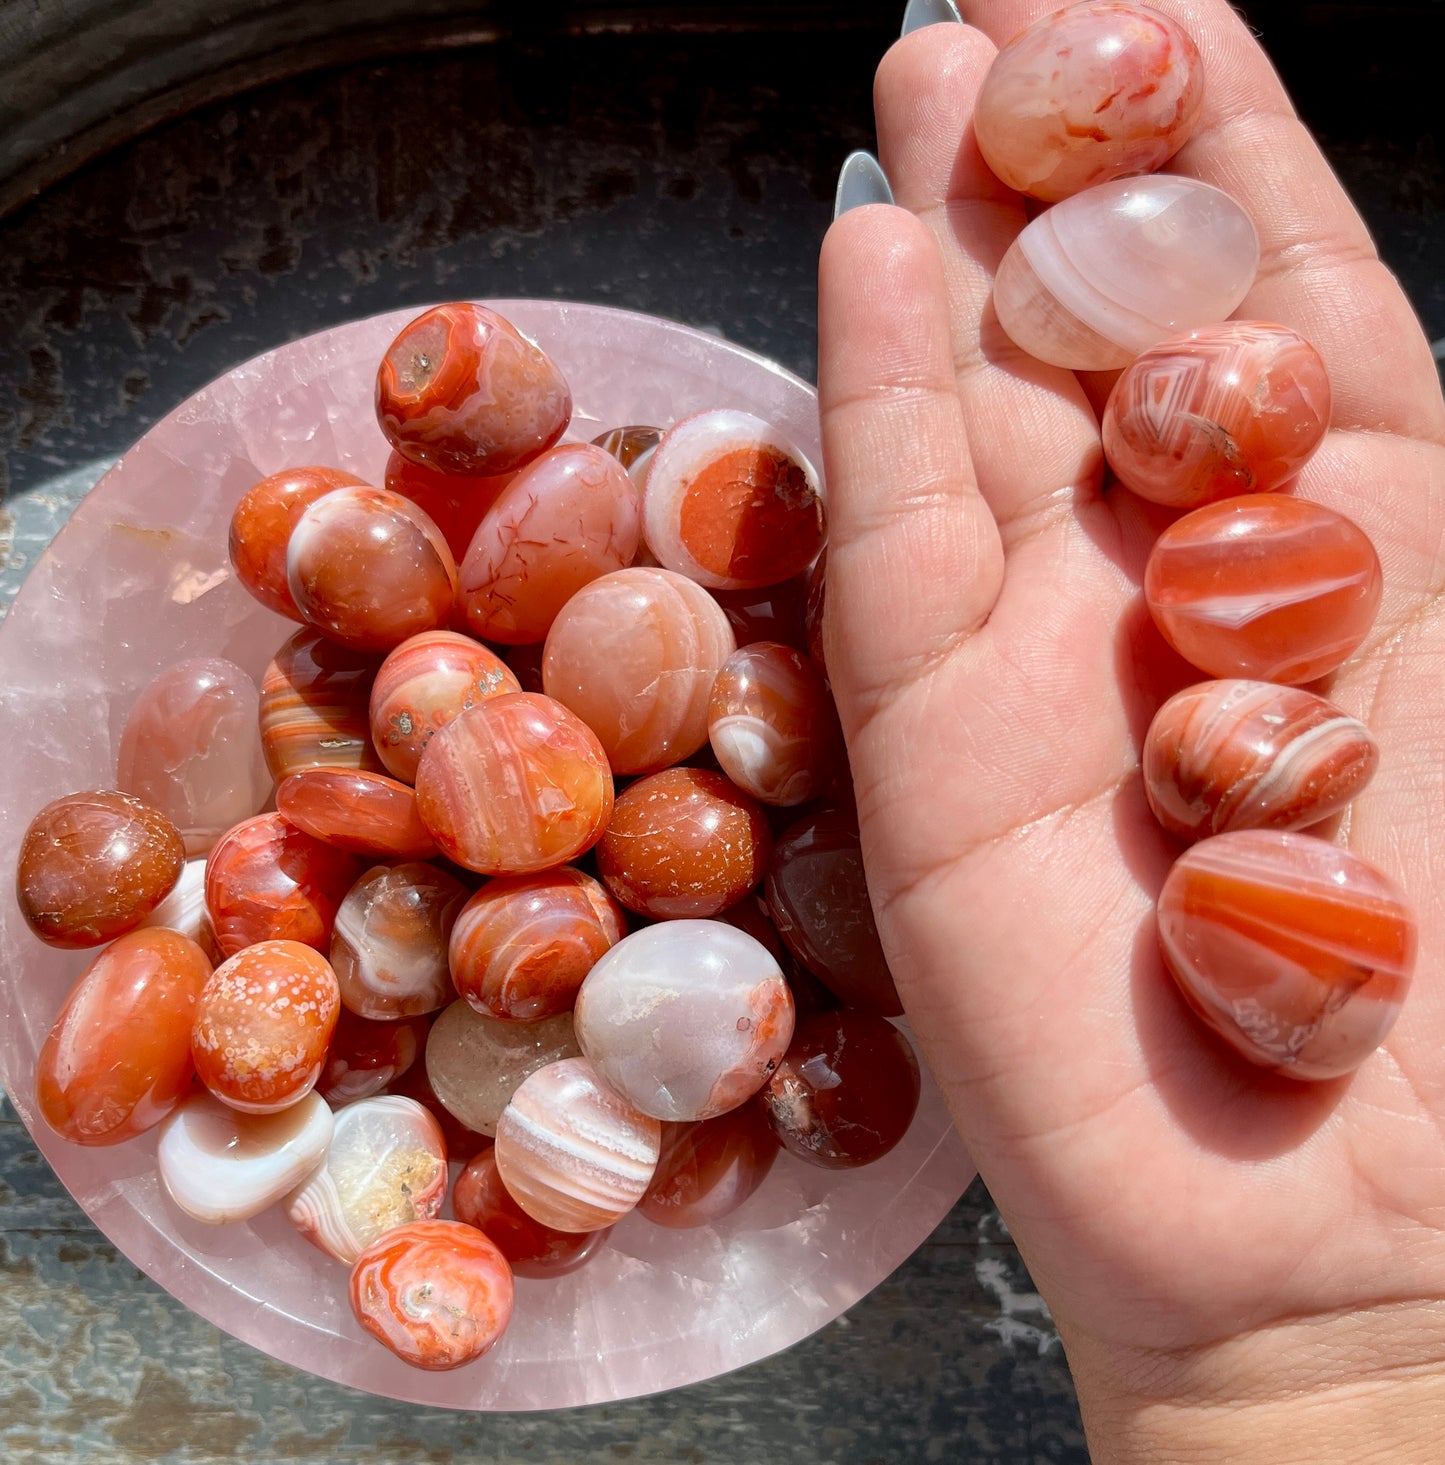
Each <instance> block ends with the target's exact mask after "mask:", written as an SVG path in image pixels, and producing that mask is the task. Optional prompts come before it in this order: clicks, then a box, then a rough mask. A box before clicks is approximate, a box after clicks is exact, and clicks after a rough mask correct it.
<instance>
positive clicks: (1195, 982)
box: [1159, 829, 1416, 1079]
mask: <svg viewBox="0 0 1445 1465" xmlns="http://www.w3.org/2000/svg"><path fill="white" fill-rule="evenodd" d="M1159 944H1160V948H1161V950H1162V951H1163V955H1164V961H1165V964H1166V965H1167V966H1168V968H1169V970H1170V971H1171V972H1172V973H1173V975H1174V979H1175V981H1176V982H1178V984H1179V989H1180V991H1181V992H1183V994H1184V997H1185V999H1186V1000H1187V1001H1188V1003H1189V1005H1190V1007H1192V1008H1193V1009H1194V1011H1195V1013H1196V1014H1198V1016H1199V1017H1200V1018H1201V1019H1202V1020H1203V1021H1204V1022H1205V1023H1206V1024H1208V1026H1209V1027H1211V1028H1212V1029H1213V1030H1214V1031H1215V1032H1216V1033H1218V1034H1219V1036H1220V1037H1222V1038H1223V1039H1224V1040H1225V1041H1226V1042H1227V1043H1228V1044H1229V1045H1230V1046H1231V1047H1233V1048H1234V1049H1235V1050H1236V1051H1237V1052H1239V1053H1241V1054H1243V1055H1244V1057H1246V1058H1248V1059H1249V1060H1250V1062H1252V1063H1258V1064H1261V1065H1262V1066H1264V1067H1266V1068H1273V1069H1275V1070H1277V1071H1278V1072H1280V1073H1283V1074H1286V1075H1288V1076H1289V1077H1291V1078H1299V1079H1325V1078H1338V1077H1339V1076H1340V1075H1342V1074H1346V1073H1349V1072H1350V1071H1351V1070H1352V1069H1354V1068H1357V1067H1358V1066H1359V1065H1360V1064H1361V1063H1362V1062H1364V1060H1365V1059H1366V1058H1367V1057H1368V1056H1369V1055H1370V1054H1371V1053H1372V1052H1373V1051H1374V1050H1375V1049H1376V1048H1377V1047H1378V1046H1379V1045H1380V1043H1381V1042H1382V1041H1383V1040H1384V1038H1385V1035H1386V1033H1388V1032H1389V1031H1390V1028H1391V1027H1392V1026H1393V1025H1394V1022H1395V1019H1396V1018H1397V1017H1398V1016H1399V1014H1400V1007H1401V1004H1402V1003H1403V1002H1404V1000H1405V993H1406V991H1407V990H1408V988H1409V984H1410V976H1411V973H1412V971H1413V969H1414V965H1415V947H1416V923H1415V915H1414V912H1413V911H1412V910H1411V908H1410V906H1409V904H1408V903H1407V901H1406V899H1405V897H1404V896H1403V895H1402V894H1401V892H1400V891H1399V889H1398V888H1397V887H1396V886H1395V884H1394V882H1393V881H1391V880H1389V879H1388V878H1387V877H1386V876H1385V875H1384V874H1382V873H1381V872H1380V871H1379V870H1377V869H1376V868H1375V867H1374V866H1373V865H1371V864H1370V863H1369V862H1368V861H1366V860H1364V859H1362V858H1361V857H1360V856H1359V855H1356V854H1353V853H1351V851H1349V850H1346V849H1340V848H1338V847H1337V846H1335V845H1332V844H1329V843H1327V842H1326V841H1325V840H1322V839H1316V838H1314V837H1313V836H1312V835H1308V834H1291V833H1287V832H1281V831H1277V830H1272V829H1243V830H1238V831H1235V832H1233V833H1230V834H1219V835H1216V836H1215V837H1214V838H1213V839H1206V840H1203V841H1201V842H1200V843H1199V844H1196V845H1195V846H1193V848H1191V849H1189V850H1186V851H1185V853H1184V854H1182V855H1181V856H1180V857H1179V859H1178V860H1176V861H1175V863H1174V867H1173V869H1172V870H1170V872H1169V876H1168V878H1167V879H1166V880H1165V882H1164V888H1163V889H1162V890H1161V891H1160V892H1159Z"/></svg>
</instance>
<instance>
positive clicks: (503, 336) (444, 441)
mask: <svg viewBox="0 0 1445 1465" xmlns="http://www.w3.org/2000/svg"><path fill="white" fill-rule="evenodd" d="M571 415H572V394H571V392H570V391H569V390H568V387H567V383H566V382H565V381H564V380H563V378H562V373H561V372H560V371H558V370H557V367H556V366H555V365H554V364H553V362H552V360H551V358H550V357H549V356H548V355H547V354H546V352H544V351H543V350H542V349H541V348H540V347H539V346H537V345H536V344H535V343H534V342H532V341H529V340H528V339H527V338H526V337H525V336H523V335H522V333H521V332H520V331H518V330H517V328H516V327H515V326H514V325H513V324H512V323H511V322H510V321H509V320H507V319H505V318H504V317H503V316H500V315H498V314H497V312H496V311H494V310H489V309H488V308H487V307H486V306H484V305H473V304H471V303H470V302H468V301H458V302H455V303H453V304H449V305H439V306H437V307H436V308H435V309H433V310H428V311H426V312H424V313H423V314H422V315H419V316H417V318H416V319H415V320H414V321H412V322H410V323H409V324H408V325H406V326H405V327H403V329H402V330H401V332H400V333H399V334H398V335H397V337H396V339H395V340H394V341H393V342H392V343H391V345H390V346H388V347H387V350H386V355H385V356H384V357H383V358H382V362H381V367H380V369H379V370H378V371H377V374H376V416H377V420H378V421H379V422H380V423H381V430H382V431H383V432H384V433H385V434H386V436H387V439H388V440H389V441H390V443H391V445H392V447H394V448H395V449H396V450H397V452H399V453H400V454H401V455H402V456H403V457H405V458H409V459H411V461H412V462H414V463H420V464H422V465H423V466H424V467H428V468H440V469H443V470H445V471H447V472H449V473H465V474H469V475H472V476H494V475H496V474H498V473H510V472H512V471H514V470H515V469H517V468H520V467H522V465H523V464H524V463H529V462H531V460H532V459H533V458H535V457H536V456H537V455H538V454H539V453H541V452H543V451H545V450H546V449H547V448H550V447H551V446H552V444H553V443H555V442H556V441H557V439H558V438H559V437H561V436H562V433H563V431H564V430H565V428H566V426H567V422H568V419H569V418H570V417H571Z"/></svg>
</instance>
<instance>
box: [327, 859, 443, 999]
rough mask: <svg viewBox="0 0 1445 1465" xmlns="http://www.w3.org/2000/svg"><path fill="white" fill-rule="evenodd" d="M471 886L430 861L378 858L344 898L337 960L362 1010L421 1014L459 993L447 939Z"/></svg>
mask: <svg viewBox="0 0 1445 1465" xmlns="http://www.w3.org/2000/svg"><path fill="white" fill-rule="evenodd" d="M468 893H469V892H468V890H467V887H466V886H465V885H463V884H462V882H461V881H460V880H458V879H457V878H456V876H455V875H452V874H449V873H448V872H447V871H446V870H443V869H441V868H440V866H437V865H431V864H427V863H425V862H424V861H407V862H405V863H403V864H399V865H377V866H376V867H375V868H373V869H370V870H368V871H367V872H366V874H364V875H363V876H362V877H361V878H360V879H359V880H358V881H357V882H356V884H355V885H353V886H352V887H351V889H350V890H348V891H347V892H346V898H345V899H344V900H343V901H342V902H341V908H340V909H339V910H338V911H337V913H336V924H335V925H334V926H333V927H332V933H331V965H332V968H333V970H334V971H335V972H336V980H337V982H338V983H339V984H340V986H341V1001H342V1004H343V1006H345V1007H346V1008H347V1009H348V1010H349V1011H351V1012H354V1013H355V1014H356V1015H357V1016H358V1017H370V1018H398V1017H418V1016H420V1015H421V1014H422V1013H426V1012H435V1011H436V1010H437V1009H438V1008H441V1007H445V1006H446V1005H447V1003H448V1002H450V1001H451V1000H452V999H453V996H454V994H453V991H452V983H451V976H450V973H449V971H448V967H447V943H448V941H449V940H450V939H451V933H452V925H453V923H454V922H455V921H456V918H457V914H458V912H459V911H460V910H461V908H462V905H463V903H464V902H465V901H466V899H467V895H468Z"/></svg>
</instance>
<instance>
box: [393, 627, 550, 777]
mask: <svg viewBox="0 0 1445 1465" xmlns="http://www.w3.org/2000/svg"><path fill="white" fill-rule="evenodd" d="M522 690H523V687H522V684H521V682H519V681H518V680H517V678H516V676H515V675H514V674H513V672H512V670H511V668H510V667H509V666H507V665H506V663H505V662H503V661H502V660H501V659H500V658H499V657H498V656H497V655H496V653H495V652H493V651H489V650H488V649H487V648H486V647H485V646H483V645H482V643H481V642H480V641H474V640H472V638H471V637H470V636H461V635H458V634H457V633H456V632H455V631H423V632H422V633H421V634H420V635H418V636H412V637H410V638H409V639H407V640H405V641H403V642H402V643H401V645H400V646H398V647H397V648H396V649H395V650H394V651H392V652H391V653H390V655H388V656H387V658H386V660H385V661H383V662H382V663H381V670H380V671H378V672H377V674H376V681H375V682H374V683H373V684H372V688H371V738H372V742H373V743H375V745H376V751H377V754H378V755H379V756H380V758H381V761H382V762H383V763H385V764H386V768H387V772H388V773H390V774H391V776H392V777H393V778H399V779H400V780H401V781H402V782H403V783H415V782H416V766H417V764H418V763H420V762H421V755H422V749H423V748H425V747H426V745H427V744H428V743H429V742H430V741H431V738H432V734H433V733H434V732H436V730H437V729H438V728H439V727H445V726H446V725H447V723H449V722H450V721H451V720H452V718H454V717H455V716H456V715H457V713H459V712H465V711H466V709H467V708H468V707H473V706H475V705H476V704H477V703H478V702H484V701H485V700H486V699H487V698H488V697H500V696H503V695H505V694H506V693H507V692H520V691H522ZM538 690H540V688H539V689H538Z"/></svg>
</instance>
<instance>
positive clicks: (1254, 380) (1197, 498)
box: [1102, 320, 1330, 509]
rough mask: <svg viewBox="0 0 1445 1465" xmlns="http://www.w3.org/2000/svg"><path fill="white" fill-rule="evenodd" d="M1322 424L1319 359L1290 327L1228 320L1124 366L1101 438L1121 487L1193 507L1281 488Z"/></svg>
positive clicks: (1325, 397) (1324, 386) (1325, 384)
mask: <svg viewBox="0 0 1445 1465" xmlns="http://www.w3.org/2000/svg"><path fill="white" fill-rule="evenodd" d="M1329 425H1330V379H1329V375H1328V373H1327V372H1326V371H1325V363H1324V361H1323V360H1322V359H1321V357H1320V353H1319V352H1318V351H1316V350H1315V348H1314V347H1313V346H1311V345H1310V343H1309V342H1308V341H1306V340H1305V339H1304V337H1303V336H1300V335H1297V334H1296V333H1295V332H1294V331H1292V330H1290V329H1289V327H1288V326H1277V325H1271V324H1270V323H1269V322H1268V321H1258V320H1231V321H1225V322H1224V323H1223V324H1222V325H1217V326H1201V327H1200V328H1199V329H1198V330H1194V331H1189V332H1187V333H1186V334H1185V335H1182V336H1171V337H1170V338H1169V339H1168V340H1167V341H1161V342H1160V343H1159V344H1158V345H1157V346H1152V347H1150V349H1149V350H1147V351H1146V352H1144V354H1143V355H1142V356H1138V357H1136V358H1135V359H1134V360H1133V361H1132V362H1130V364H1129V365H1128V366H1127V367H1125V368H1124V372H1123V375H1122V376H1120V378H1119V380H1118V381H1117V382H1115V383H1114V390H1113V391H1112V392H1110V394H1109V402H1108V406H1107V407H1106V408H1105V409H1104V421H1103V427H1102V432H1103V438H1104V455H1105V457H1107V458H1108V460H1109V466H1110V467H1111V468H1112V469H1113V470H1114V472H1115V473H1116V474H1117V475H1118V478H1119V482H1120V483H1122V484H1123V485H1124V487H1125V488H1127V489H1129V490H1130V492H1132V493H1136V494H1138V495H1139V497H1140V498H1143V499H1148V500H1149V501H1150V502H1151V503H1156V504H1168V505H1169V506H1170V507H1172V508H1178V509H1192V508H1196V507H1198V506H1199V505H1200V504H1207V503H1213V502H1215V501H1216V500H1218V499H1223V498H1230V497H1232V496H1234V495H1235V494H1241V493H1267V492H1268V491H1269V490H1270V489H1275V488H1278V487H1280V485H1281V484H1283V483H1284V482H1285V480H1286V479H1288V478H1290V477H1292V476H1293V475H1294V474H1295V473H1297V472H1298V471H1299V470H1300V468H1301V467H1302V466H1303V465H1304V463H1305V461H1306V460H1307V459H1308V458H1309V456H1310V454H1311V453H1313V452H1314V450H1315V449H1316V448H1317V447H1318V446H1319V444H1320V440H1321V439H1322V438H1323V437H1324V435H1325V429H1326V428H1327V427H1328V426H1329Z"/></svg>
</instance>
